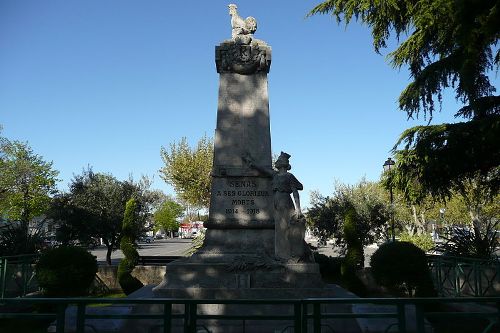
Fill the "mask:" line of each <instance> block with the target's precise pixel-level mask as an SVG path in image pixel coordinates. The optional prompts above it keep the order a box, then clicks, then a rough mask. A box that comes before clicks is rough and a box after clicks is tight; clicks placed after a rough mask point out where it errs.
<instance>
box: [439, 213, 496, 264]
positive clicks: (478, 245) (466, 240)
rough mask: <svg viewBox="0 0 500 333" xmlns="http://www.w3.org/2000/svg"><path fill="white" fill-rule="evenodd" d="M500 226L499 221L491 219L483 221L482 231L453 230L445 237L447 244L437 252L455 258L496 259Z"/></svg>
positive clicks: (443, 244) (441, 245) (440, 246)
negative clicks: (499, 226)
mask: <svg viewBox="0 0 500 333" xmlns="http://www.w3.org/2000/svg"><path fill="white" fill-rule="evenodd" d="M499 224H500V221H499V220H494V219H491V220H487V221H482V223H481V228H480V229H474V228H472V229H468V228H456V227H455V228H452V229H451V235H450V236H449V237H444V236H443V238H444V239H445V240H446V242H444V243H442V244H440V245H438V246H437V247H436V250H438V251H440V252H443V254H444V255H449V256H454V257H468V258H480V259H490V258H496V249H497V248H498V246H499V242H498V235H497V227H498V225H499Z"/></svg>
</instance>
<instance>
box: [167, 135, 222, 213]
mask: <svg viewBox="0 0 500 333" xmlns="http://www.w3.org/2000/svg"><path fill="white" fill-rule="evenodd" d="M160 155H161V158H162V160H163V162H164V163H165V166H164V167H163V168H161V169H160V176H161V178H162V179H163V180H165V182H167V183H168V184H170V185H172V186H173V187H174V190H175V192H176V193H177V196H178V197H179V198H180V199H181V200H182V201H184V202H185V203H186V204H188V205H191V206H196V207H205V208H207V207H208V205H209V203H210V184H211V176H210V173H211V171H212V161H213V140H212V139H209V138H207V137H206V136H204V137H203V138H201V139H200V141H198V144H197V146H196V148H191V147H190V146H189V144H188V142H187V139H186V138H182V139H181V141H180V142H178V143H172V144H171V145H170V147H169V149H167V148H165V147H162V148H161V151H160Z"/></svg>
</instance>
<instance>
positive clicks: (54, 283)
mask: <svg viewBox="0 0 500 333" xmlns="http://www.w3.org/2000/svg"><path fill="white" fill-rule="evenodd" d="M35 269H36V276H37V280H38V283H39V285H40V287H41V288H42V289H43V291H44V293H45V294H46V295H47V296H51V297H75V296H84V295H86V294H87V290H88V288H89V286H90V284H91V283H92V281H93V280H94V277H95V274H96V273H97V261H96V258H95V257H94V256H93V255H92V254H90V253H89V252H87V251H86V250H85V249H82V248H78V247H73V246H60V247H57V248H53V249H49V250H47V251H45V252H44V253H43V254H42V255H41V256H40V260H39V261H38V263H37V265H36V268H35Z"/></svg>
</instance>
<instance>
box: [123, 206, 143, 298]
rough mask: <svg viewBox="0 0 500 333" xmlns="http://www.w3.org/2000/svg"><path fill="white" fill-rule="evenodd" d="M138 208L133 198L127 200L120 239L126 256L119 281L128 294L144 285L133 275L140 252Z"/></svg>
mask: <svg viewBox="0 0 500 333" xmlns="http://www.w3.org/2000/svg"><path fill="white" fill-rule="evenodd" d="M137 208H138V207H137V203H136V201H135V200H134V199H133V198H132V199H130V200H129V201H127V204H126V206H125V213H124V215H123V227H122V238H121V241H120V249H121V250H122V252H123V255H124V256H125V258H123V259H122V260H121V261H120V265H119V266H118V282H119V283H120V286H121V287H122V290H123V292H124V293H125V294H127V295H130V294H131V293H133V292H134V291H136V290H138V289H140V288H142V287H143V284H142V282H141V281H139V280H138V279H137V278H135V277H133V276H132V271H133V270H134V267H135V266H136V265H137V261H138V260H139V253H138V252H137V249H136V247H135V240H136V239H137V236H138V230H139V228H138V225H137V219H138V216H139V211H138V209H137Z"/></svg>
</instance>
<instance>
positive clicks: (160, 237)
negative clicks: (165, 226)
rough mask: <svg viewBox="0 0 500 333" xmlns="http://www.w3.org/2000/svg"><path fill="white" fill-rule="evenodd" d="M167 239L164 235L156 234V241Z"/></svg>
mask: <svg viewBox="0 0 500 333" xmlns="http://www.w3.org/2000/svg"><path fill="white" fill-rule="evenodd" d="M163 238H165V237H164V236H163V235H162V234H156V235H155V239H163Z"/></svg>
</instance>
